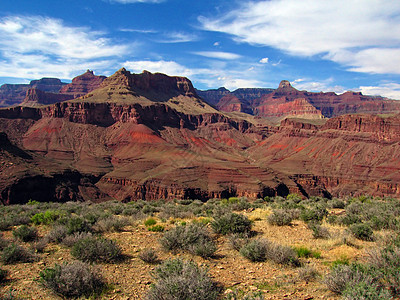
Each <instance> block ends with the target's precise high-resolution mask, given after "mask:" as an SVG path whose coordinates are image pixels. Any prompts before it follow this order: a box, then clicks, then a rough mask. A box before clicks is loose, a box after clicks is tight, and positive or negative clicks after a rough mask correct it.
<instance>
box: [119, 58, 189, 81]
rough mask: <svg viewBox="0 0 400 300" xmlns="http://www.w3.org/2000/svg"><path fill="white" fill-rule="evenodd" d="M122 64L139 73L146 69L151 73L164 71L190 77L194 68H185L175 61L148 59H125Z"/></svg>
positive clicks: (171, 74) (172, 74)
mask: <svg viewBox="0 0 400 300" xmlns="http://www.w3.org/2000/svg"><path fill="white" fill-rule="evenodd" d="M124 66H125V67H126V68H127V69H129V70H132V71H134V72H136V73H140V72H142V71H143V70H147V71H149V72H152V73H164V74H167V75H170V76H186V77H190V76H191V75H193V74H194V73H196V71H195V70H191V69H189V68H186V67H184V66H182V65H180V64H178V63H177V62H175V61H165V60H159V61H150V60H139V61H126V62H125V63H124Z"/></svg>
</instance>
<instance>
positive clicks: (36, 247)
mask: <svg viewBox="0 0 400 300" xmlns="http://www.w3.org/2000/svg"><path fill="white" fill-rule="evenodd" d="M47 244H48V240H47V239H46V238H41V239H40V240H38V241H36V242H34V243H32V245H31V249H32V250H33V251H34V252H37V253H43V252H44V249H45V248H46V246H47Z"/></svg>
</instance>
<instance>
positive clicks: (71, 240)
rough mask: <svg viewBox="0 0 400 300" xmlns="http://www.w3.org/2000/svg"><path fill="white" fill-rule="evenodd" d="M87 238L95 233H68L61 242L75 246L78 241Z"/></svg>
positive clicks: (68, 245)
mask: <svg viewBox="0 0 400 300" xmlns="http://www.w3.org/2000/svg"><path fill="white" fill-rule="evenodd" d="M87 238H93V234H92V233H91V232H75V233H73V234H69V235H67V236H66V237H65V238H64V239H63V240H62V241H61V243H62V244H63V245H65V246H67V247H73V246H74V245H75V244H76V243H77V242H79V241H81V240H84V239H87Z"/></svg>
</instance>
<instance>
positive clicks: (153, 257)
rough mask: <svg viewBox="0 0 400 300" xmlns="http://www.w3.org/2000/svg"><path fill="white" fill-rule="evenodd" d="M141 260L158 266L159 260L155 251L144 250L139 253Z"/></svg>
mask: <svg viewBox="0 0 400 300" xmlns="http://www.w3.org/2000/svg"><path fill="white" fill-rule="evenodd" d="M139 258H140V259H141V260H143V261H144V262H146V263H148V264H156V263H158V261H159V259H158V256H157V253H156V251H154V249H148V248H146V249H144V250H142V251H140V252H139Z"/></svg>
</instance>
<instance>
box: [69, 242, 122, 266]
mask: <svg viewBox="0 0 400 300" xmlns="http://www.w3.org/2000/svg"><path fill="white" fill-rule="evenodd" d="M71 255H72V256H73V257H75V258H77V259H79V260H82V261H85V262H97V261H98V262H114V261H116V260H118V259H119V258H121V255H122V251H121V248H120V247H119V245H118V244H117V243H116V242H115V241H113V240H108V239H105V238H96V237H87V238H84V239H81V240H79V241H78V242H76V243H75V244H74V246H73V247H72V250H71Z"/></svg>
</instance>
